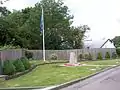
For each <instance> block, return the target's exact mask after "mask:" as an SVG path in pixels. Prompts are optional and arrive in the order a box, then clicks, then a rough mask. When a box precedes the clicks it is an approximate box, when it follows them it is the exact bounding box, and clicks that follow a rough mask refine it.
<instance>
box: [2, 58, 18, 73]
mask: <svg viewBox="0 0 120 90" xmlns="http://www.w3.org/2000/svg"><path fill="white" fill-rule="evenodd" d="M15 72H16V69H15V66H14V65H13V64H12V62H11V61H10V60H6V61H4V66H3V74H4V75H12V74H14V73H15Z"/></svg>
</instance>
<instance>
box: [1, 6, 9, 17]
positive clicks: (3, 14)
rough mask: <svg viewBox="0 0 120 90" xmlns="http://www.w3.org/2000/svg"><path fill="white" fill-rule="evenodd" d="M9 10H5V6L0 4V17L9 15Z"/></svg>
mask: <svg viewBox="0 0 120 90" xmlns="http://www.w3.org/2000/svg"><path fill="white" fill-rule="evenodd" d="M10 13H11V12H10V11H9V10H7V8H6V7H1V6H0V17H3V16H7V15H9V14H10Z"/></svg>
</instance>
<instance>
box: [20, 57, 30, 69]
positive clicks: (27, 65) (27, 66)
mask: <svg viewBox="0 0 120 90" xmlns="http://www.w3.org/2000/svg"><path fill="white" fill-rule="evenodd" d="M20 60H21V61H22V63H23V65H24V67H25V70H27V69H29V68H30V67H31V64H30V63H29V60H28V59H27V58H25V57H22V58H21V59H20Z"/></svg>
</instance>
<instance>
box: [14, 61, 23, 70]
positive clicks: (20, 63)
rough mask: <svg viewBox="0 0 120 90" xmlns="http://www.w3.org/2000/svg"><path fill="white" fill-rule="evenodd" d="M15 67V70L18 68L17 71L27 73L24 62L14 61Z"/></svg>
mask: <svg viewBox="0 0 120 90" xmlns="http://www.w3.org/2000/svg"><path fill="white" fill-rule="evenodd" d="M14 65H15V68H16V71H17V72H23V71H25V67H24V65H23V63H22V61H21V60H19V59H18V60H15V61H14Z"/></svg>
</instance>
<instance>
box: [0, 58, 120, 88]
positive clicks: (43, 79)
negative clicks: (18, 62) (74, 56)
mask: <svg viewBox="0 0 120 90" xmlns="http://www.w3.org/2000/svg"><path fill="white" fill-rule="evenodd" d="M116 62H117V63H116ZM31 63H33V64H38V63H41V62H40V61H36V62H35V61H31ZM81 63H85V64H89V65H119V64H120V60H101V61H85V62H81ZM60 64H62V63H57V64H45V65H40V66H38V67H37V68H36V69H34V70H33V71H32V72H30V73H28V74H26V75H23V76H20V77H18V78H15V79H11V80H8V81H4V82H1V83H0V88H4V87H29V86H30V87H33V86H51V85H55V84H61V83H64V82H67V81H71V80H74V79H78V78H81V77H85V76H87V75H90V74H93V73H95V72H97V71H100V70H102V69H104V68H107V67H109V66H79V67H61V66H59V65H60Z"/></svg>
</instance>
